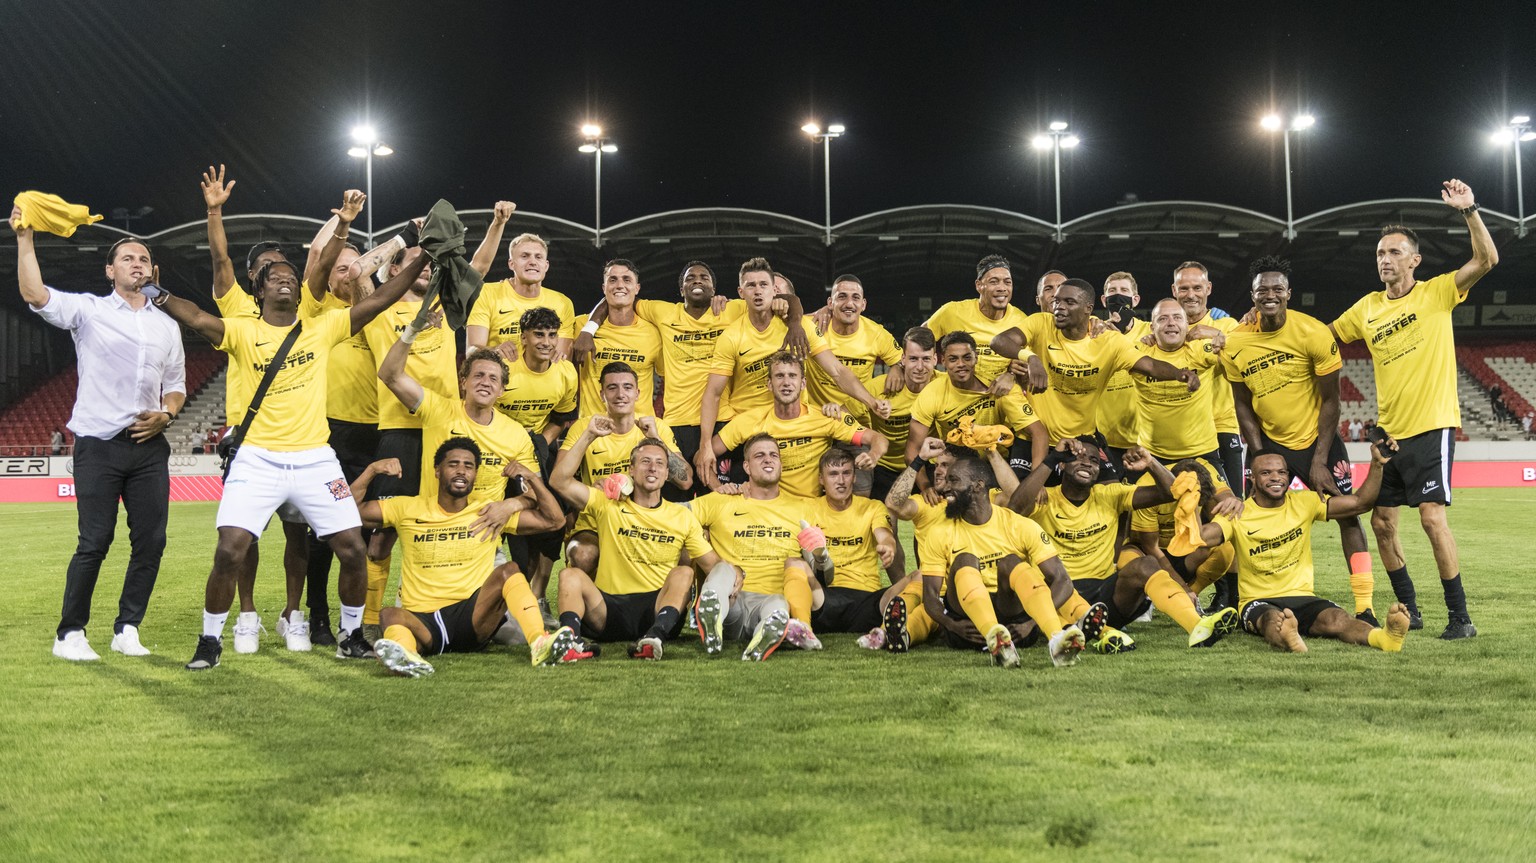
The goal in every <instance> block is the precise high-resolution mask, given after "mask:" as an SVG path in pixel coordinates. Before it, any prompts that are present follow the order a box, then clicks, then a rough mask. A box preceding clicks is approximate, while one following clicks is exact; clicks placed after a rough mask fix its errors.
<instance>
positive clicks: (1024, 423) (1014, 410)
mask: <svg viewBox="0 0 1536 863" xmlns="http://www.w3.org/2000/svg"><path fill="white" fill-rule="evenodd" d="M997 407H998V415H999V418H1000V419H1002V421H1003V425H1006V426H1008V428H1010V429H1012V430H1013V432H1014V433H1015V434H1023V432H1024V429H1027V428H1029V427H1030V426H1031V425H1032V424H1034V423H1035V422H1036V421H1038V420H1039V419H1040V416H1039V414H1037V413H1035V405H1034V403H1033V402H1032V401H1030V399H1029V396H1028V395H1026V394H1025V393H1024V391H1023V390H1020V389H1019V388H1018V387H1014V388H1013V389H1011V390H1009V391H1008V393H1007V395H1005V396H1003V397H1002V398H1000V399H998V400H997Z"/></svg>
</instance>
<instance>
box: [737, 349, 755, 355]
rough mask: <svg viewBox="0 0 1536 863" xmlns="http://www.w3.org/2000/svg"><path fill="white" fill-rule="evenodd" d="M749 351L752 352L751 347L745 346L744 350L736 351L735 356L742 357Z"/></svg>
mask: <svg viewBox="0 0 1536 863" xmlns="http://www.w3.org/2000/svg"><path fill="white" fill-rule="evenodd" d="M750 353H752V349H751V348H747V349H746V350H744V351H738V352H737V353H736V356H738V357H744V356H746V355H747V354H750Z"/></svg>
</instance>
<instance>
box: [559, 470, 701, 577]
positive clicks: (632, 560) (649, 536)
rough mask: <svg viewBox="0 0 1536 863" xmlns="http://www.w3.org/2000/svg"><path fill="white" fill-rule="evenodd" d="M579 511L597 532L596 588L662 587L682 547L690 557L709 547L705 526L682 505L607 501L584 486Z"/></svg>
mask: <svg viewBox="0 0 1536 863" xmlns="http://www.w3.org/2000/svg"><path fill="white" fill-rule="evenodd" d="M581 514H582V516H583V517H584V518H585V519H587V521H589V522H591V523H592V525H593V528H592V529H593V530H596V531H597V539H598V547H599V548H601V549H602V550H603V553H602V556H601V557H599V558H598V561H597V578H596V579H595V581H596V583H597V589H598V590H601V591H602V592H604V593H609V594H626V593H649V592H651V591H654V590H660V589H661V585H662V583H663V582H665V581H666V580H667V575H668V574H669V573H671V571H672V568H673V567H675V566H677V563H678V560H679V559H680V558H681V556H682V551H683V549H684V548H686V549H687V550H688V554H689V555H691V556H692V557H693V558H694V559H698V558H699V557H701V556H702V555H706V554H709V553H710V552H711V551H713V549H712V548H710V545H709V543H708V542H705V541H704V528H703V527H702V526H700V525H699V520H698V518H697V517H695V516H694V514H693V513H692V512H691V511H690V510H689V509H688V508H687V507H685V506H683V505H682V504H677V503H672V502H671V501H666V500H664V501H662V502H661V505H660V506H657V507H654V508H652V507H646V506H641V505H640V504H638V503H635V502H634V501H632V500H630V499H628V498H620V499H619V500H609V499H608V498H607V497H605V496H604V495H603V492H602V489H599V488H589V489H588V490H587V505H586V506H585V507H584V508H583V509H582V511H581Z"/></svg>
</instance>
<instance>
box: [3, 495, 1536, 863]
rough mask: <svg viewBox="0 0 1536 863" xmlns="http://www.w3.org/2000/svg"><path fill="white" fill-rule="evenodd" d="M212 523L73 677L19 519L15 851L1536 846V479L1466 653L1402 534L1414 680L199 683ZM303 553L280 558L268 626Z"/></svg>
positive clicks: (1042, 855)
mask: <svg viewBox="0 0 1536 863" xmlns="http://www.w3.org/2000/svg"><path fill="white" fill-rule="evenodd" d="M214 511H215V506H214V505H213V504H172V507H171V523H170V544H169V548H168V550H167V553H166V556H165V561H164V565H163V567H162V570H161V574H160V581H159V585H158V587H157V589H156V593H155V598H154V601H153V602H152V604H151V606H150V612H149V616H148V618H147V620H146V623H145V627H144V630H143V637H144V642H145V644H146V645H147V646H149V647H150V648H151V649H152V650H153V651H154V652H155V655H154V656H153V657H150V658H148V659H142V660H140V659H133V660H130V659H126V658H124V657H121V656H119V655H117V654H113V653H110V652H109V651H108V650H107V647H108V644H109V642H110V638H111V619H112V616H113V614H114V612H115V608H116V597H117V592H118V590H119V588H120V586H121V577H122V568H123V566H124V563H125V560H126V557H127V530H126V527H124V526H121V525H120V526H119V531H118V540H117V544H116V545H115V546H114V549H113V553H112V555H111V556H110V558H109V559H108V560H107V563H106V565H105V566H104V568H103V570H102V573H103V575H102V580H101V583H100V586H99V587H98V590H97V593H96V604H95V619H94V621H93V625H92V627H91V629H90V635H91V637H92V642H93V644H94V646H95V647H96V648H97V650H98V651H100V652H101V653H102V655H103V657H104V659H103V661H101V662H99V663H92V664H86V665H74V664H69V663H65V662H63V661H60V660H56V659H54V658H53V657H52V656H51V654H50V653H49V641H50V639H51V637H52V632H53V629H54V626H55V624H56V621H57V617H56V615H57V613H58V607H59V601H60V596H61V591H62V585H63V573H64V569H65V566H66V564H67V562H68V560H69V556H70V554H71V552H72V551H73V547H74V541H75V528H74V524H75V516H74V510H73V508H72V507H71V506H67V505H52V504H49V505H24V504H18V505H8V506H3V507H0V525H3V527H4V531H3V533H4V536H5V544H4V547H5V565H4V567H3V569H0V572H3V579H4V584H5V592H4V594H3V595H4V598H5V601H4V606H3V607H4V609H5V614H4V622H3V624H0V657H3V658H4V671H3V674H0V678H3V680H4V682H5V686H4V691H5V693H6V697H5V702H6V704H7V705H8V706H7V707H5V708H4V721H3V722H0V753H3V755H0V779H3V781H4V792H3V793H0V859H3V860H69V861H77V860H114V861H116V860H156V861H160V860H187V859H214V858H215V857H217V858H219V859H227V860H228V859H232V860H273V859H284V860H320V859H340V860H349V861H374V860H421V859H438V860H452V861H459V860H497V861H506V860H602V861H607V860H639V861H681V860H706V859H711V860H836V861H852V860H882V861H902V860H914V861H937V860H957V859H984V858H995V859H1021V860H1034V859H1072V860H1095V861H1104V860H1111V859H1113V860H1218V859H1219V860H1403V861H1420V860H1452V859H1454V860H1462V861H1465V860H1520V859H1526V860H1528V859H1531V858H1532V857H1533V856H1536V815H1533V813H1536V770H1533V769H1532V765H1533V764H1536V708H1533V705H1536V673H1533V671H1532V669H1533V667H1536V666H1533V663H1532V649H1531V643H1532V642H1531V637H1530V633H1531V616H1532V615H1531V608H1532V604H1531V601H1530V592H1531V589H1532V587H1531V582H1530V577H1529V572H1530V569H1529V563H1528V561H1529V560H1530V556H1529V554H1527V553H1526V550H1527V548H1528V546H1526V544H1525V543H1524V541H1523V540H1524V538H1526V537H1527V536H1529V534H1530V532H1531V530H1532V528H1533V526H1536V491H1533V490H1514V489H1487V490H1472V491H1462V492H1458V500H1457V505H1456V506H1455V507H1454V508H1453V510H1452V513H1451V517H1452V525H1453V527H1454V528H1455V530H1456V534H1457V537H1458V539H1459V541H1460V545H1461V554H1462V562H1463V567H1464V572H1465V573H1466V582H1467V593H1468V596H1469V597H1470V604H1471V609H1472V613H1473V617H1474V619H1475V620H1476V622H1477V624H1478V627H1479V629H1480V630H1481V633H1482V634H1481V635H1480V636H1479V637H1478V638H1477V639H1475V640H1473V641H1470V642H1461V643H1444V642H1440V641H1438V640H1437V639H1435V638H1434V636H1435V635H1437V634H1438V633H1439V631H1440V628H1441V627H1442V626H1443V625H1444V623H1445V612H1444V606H1443V604H1442V602H1441V596H1440V590H1439V587H1438V584H1437V581H1436V579H1435V577H1434V568H1433V563H1432V560H1431V558H1430V555H1429V549H1428V545H1427V543H1426V541H1425V539H1424V537H1423V534H1422V532H1420V531H1419V530H1418V528H1417V525H1416V520H1415V519H1414V518H1413V514H1412V513H1411V512H1405V513H1404V518H1403V526H1404V537H1405V545H1406V547H1407V551H1408V555H1409V561H1410V565H1411V566H1412V568H1413V572H1414V575H1415V577H1416V579H1417V581H1418V584H1419V594H1420V601H1421V602H1420V604H1421V606H1422V607H1423V608H1424V610H1425V617H1426V629H1425V630H1424V631H1422V632H1416V633H1413V634H1412V635H1411V636H1410V637H1409V640H1408V644H1407V647H1406V649H1405V650H1404V652H1403V653H1402V654H1400V655H1395V656H1394V655H1384V654H1382V653H1379V652H1377V651H1374V650H1369V649H1363V648H1357V647H1349V646H1345V645H1341V644H1338V643H1335V642H1325V641H1321V640H1313V641H1311V647H1312V652H1311V653H1310V654H1308V655H1306V656H1289V655H1282V654H1279V653H1276V652H1274V651H1272V650H1270V649H1269V648H1268V647H1266V646H1265V645H1264V644H1263V643H1262V642H1261V641H1260V640H1259V639H1257V638H1254V637H1252V636H1248V635H1244V634H1241V633H1239V634H1235V635H1233V636H1232V637H1230V638H1229V639H1227V640H1226V641H1225V642H1223V643H1222V644H1220V645H1218V646H1217V647H1216V648H1214V649H1212V650H1209V651H1190V650H1188V649H1186V648H1184V647H1183V646H1182V645H1183V633H1182V631H1179V630H1178V629H1177V627H1175V626H1174V625H1173V624H1172V623H1171V622H1170V621H1168V620H1167V618H1163V617H1159V618H1158V619H1157V620H1155V621H1154V622H1153V623H1151V624H1145V625H1140V626H1138V627H1136V628H1134V629H1133V633H1134V634H1135V635H1136V636H1137V639H1138V644H1139V649H1138V650H1136V651H1135V652H1134V653H1130V654H1126V655H1122V656H1111V657H1105V656H1096V655H1084V657H1083V659H1082V661H1081V663H1080V664H1079V665H1078V666H1077V667H1076V668H1070V669H1053V668H1051V667H1050V664H1049V661H1048V660H1047V658H1046V656H1045V653H1044V651H1043V649H1040V648H1035V649H1033V650H1029V651H1025V652H1024V655H1023V668H1021V669H1019V670H1016V671H1002V670H1000V669H996V668H992V667H991V666H990V665H989V664H988V663H987V662H986V661H985V659H984V658H983V657H982V656H981V655H979V654H977V655H972V654H963V653H957V652H952V651H949V650H947V649H944V648H942V647H934V646H929V647H925V648H921V649H917V650H915V651H914V652H913V653H911V654H909V655H907V656H893V655H889V654H883V653H882V654H871V653H868V652H865V651H862V650H860V649H858V648H857V647H856V646H855V644H854V642H853V639H854V636H851V635H834V636H830V637H827V638H826V639H825V640H826V642H827V649H826V651H825V653H823V654H821V655H809V654H802V653H797V652H794V651H788V650H786V651H782V652H780V653H779V654H778V655H776V656H774V657H773V658H772V659H771V660H769V661H768V662H766V663H764V664H761V665H749V664H746V663H742V662H740V661H738V660H737V659H736V658H735V656H736V654H732V653H730V652H729V651H728V652H727V654H726V655H725V656H723V657H720V658H708V657H705V656H704V655H703V653H702V650H701V649H700V647H699V645H698V642H697V639H693V638H685V639H684V640H683V641H682V642H680V643H678V644H676V645H670V646H669V648H668V652H667V658H666V659H665V660H664V661H663V662H660V663H654V664H642V663H637V662H632V661H630V660H628V659H626V658H624V657H623V654H622V651H621V650H610V651H608V653H607V654H606V655H605V656H604V657H603V658H601V659H599V660H597V661H595V662H590V663H584V664H580V665H576V666H568V667H559V668H544V669H535V668H531V667H529V665H528V661H527V648H515V649H511V650H508V649H506V648H501V647H493V648H492V649H491V650H490V651H489V652H487V653H485V654H483V655H470V656H451V657H444V658H440V659H439V660H437V668H438V672H437V674H436V675H434V676H432V677H430V678H426V679H421V680H405V679H398V678H393V677H389V676H387V675H385V674H384V673H383V671H382V670H381V669H380V668H379V667H378V666H377V665H376V664H373V663H368V664H361V663H358V664H343V663H342V662H341V661H339V660H336V659H334V658H332V656H331V655H330V654H329V653H328V652H324V651H320V650H317V651H315V652H314V653H311V654H290V653H288V652H286V651H284V650H283V649H282V647H281V643H280V641H279V640H278V639H277V637H276V634H275V631H274V632H273V633H272V634H270V635H268V636H267V637H265V638H264V640H263V644H262V650H261V652H260V653H259V654H257V655H255V656H239V655H235V654H234V652H233V649H232V648H228V649H226V652H225V656H224V664H223V665H222V666H221V667H220V668H218V669H216V670H214V671H212V672H205V673H201V674H193V673H189V672H185V671H183V670H182V668H181V665H182V663H184V662H185V661H186V660H187V659H188V658H189V657H190V656H191V653H192V649H193V647H194V642H195V640H196V635H197V632H198V629H199V626H200V622H201V615H200V612H201V608H202V595H203V585H204V579H205V577H206V575H207V571H208V566H209V563H210V561H211V559H212V552H213V540H214V532H213V526H212V525H213V516H214ZM1336 537H1337V533H1336V531H1335V529H1334V528H1332V527H1331V526H1329V527H1320V528H1319V530H1318V531H1317V538H1316V540H1315V542H1316V544H1317V545H1316V558H1317V561H1318V564H1319V570H1320V571H1319V577H1318V588H1319V592H1320V593H1321V594H1323V595H1325V596H1329V597H1331V598H1334V599H1336V600H1340V601H1343V602H1345V603H1346V604H1347V601H1348V595H1349V591H1348V585H1347V579H1346V576H1345V574H1344V566H1343V562H1342V560H1341V555H1340V554H1339V551H1338V540H1337V538H1336ZM908 539H909V537H908ZM281 543H282V537H281V532H280V531H277V530H272V531H269V532H268V534H267V536H266V537H265V539H264V549H263V555H262V558H263V568H262V574H261V577H260V580H259V582H258V585H257V592H258V606H259V607H260V609H261V611H262V616H263V619H264V621H265V622H266V624H267V626H268V627H273V625H274V619H275V617H276V614H277V612H278V610H279V609H280V606H281V603H282V579H281V577H280V575H279V569H278V568H279V566H280V560H281ZM1377 565H1378V567H1379V565H1380V564H1379V560H1378V562H1377ZM1376 577H1377V591H1376V596H1377V604H1378V609H1384V608H1385V604H1386V602H1387V601H1388V600H1389V597H1390V589H1389V587H1388V585H1387V580H1386V577H1385V575H1384V573H1382V572H1381V571H1380V570H1379V569H1378V571H1377V573H1376ZM226 632H228V630H226Z"/></svg>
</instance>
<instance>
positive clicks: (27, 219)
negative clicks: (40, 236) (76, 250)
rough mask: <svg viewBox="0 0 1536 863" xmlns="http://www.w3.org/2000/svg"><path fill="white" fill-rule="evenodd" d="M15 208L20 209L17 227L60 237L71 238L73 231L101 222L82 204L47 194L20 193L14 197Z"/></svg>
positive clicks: (99, 218) (98, 217)
mask: <svg viewBox="0 0 1536 863" xmlns="http://www.w3.org/2000/svg"><path fill="white" fill-rule="evenodd" d="M16 206H18V207H20V208H21V224H20V225H19V227H22V228H31V229H33V230H36V231H47V232H48V233H50V234H58V235H59V236H61V237H73V236H74V235H75V229H76V228H78V227H80V226H81V225H89V224H92V223H93V222H99V221H101V217H100V216H97V215H94V214H92V213H91V211H90V208H89V207H86V206H85V205H83V204H71V203H69V202H68V201H66V200H64V199H63V198H61V197H59V196H58V195H50V194H48V193H47V192H22V193H21V194H19V195H17V196H16Z"/></svg>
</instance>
